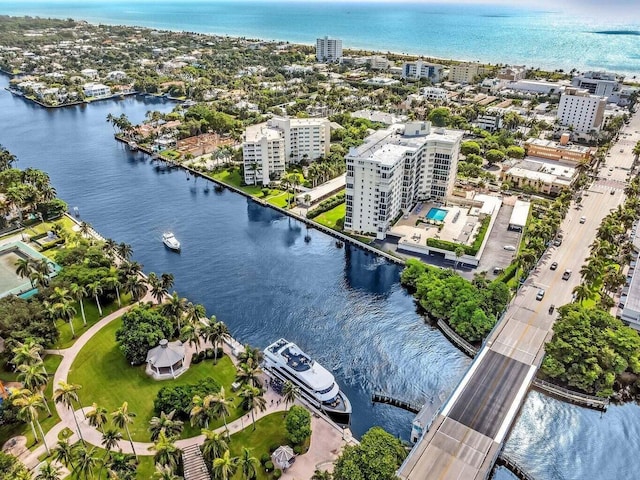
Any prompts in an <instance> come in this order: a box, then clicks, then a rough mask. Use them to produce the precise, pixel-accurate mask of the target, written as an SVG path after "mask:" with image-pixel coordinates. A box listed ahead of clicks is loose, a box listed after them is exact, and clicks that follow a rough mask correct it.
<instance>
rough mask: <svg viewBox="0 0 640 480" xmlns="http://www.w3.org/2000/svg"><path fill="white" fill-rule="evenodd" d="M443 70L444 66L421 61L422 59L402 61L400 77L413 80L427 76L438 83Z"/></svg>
mask: <svg viewBox="0 0 640 480" xmlns="http://www.w3.org/2000/svg"><path fill="white" fill-rule="evenodd" d="M443 71H444V67H443V66H442V65H438V64H437V63H429V62H423V61H422V60H417V61H415V62H404V64H403V65H402V78H410V79H414V80H418V79H420V78H427V79H429V80H431V81H432V82H433V83H438V82H440V81H441V80H442V73H443Z"/></svg>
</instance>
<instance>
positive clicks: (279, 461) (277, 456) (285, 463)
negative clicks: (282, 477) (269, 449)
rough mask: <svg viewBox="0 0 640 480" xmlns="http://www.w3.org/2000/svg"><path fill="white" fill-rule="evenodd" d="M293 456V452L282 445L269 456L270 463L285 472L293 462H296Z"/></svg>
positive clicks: (288, 447)
mask: <svg viewBox="0 0 640 480" xmlns="http://www.w3.org/2000/svg"><path fill="white" fill-rule="evenodd" d="M295 457H296V456H295V454H294V453H293V450H292V449H291V447H290V446H288V445H282V446H281V447H278V448H276V449H275V451H274V452H273V453H272V454H271V461H272V462H273V464H274V465H275V466H276V467H277V468H280V469H282V470H286V469H287V468H289V467H290V466H291V465H293V462H295V461H296V458H295Z"/></svg>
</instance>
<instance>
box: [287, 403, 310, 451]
mask: <svg viewBox="0 0 640 480" xmlns="http://www.w3.org/2000/svg"><path fill="white" fill-rule="evenodd" d="M285 426H286V428H287V439H288V440H289V441H290V442H291V443H293V444H296V445H299V444H301V443H304V441H305V440H306V439H307V438H309V437H310V436H311V415H310V414H309V410H307V409H306V408H303V407H300V406H298V405H293V406H292V407H291V408H290V409H289V411H288V412H287V417H286V419H285Z"/></svg>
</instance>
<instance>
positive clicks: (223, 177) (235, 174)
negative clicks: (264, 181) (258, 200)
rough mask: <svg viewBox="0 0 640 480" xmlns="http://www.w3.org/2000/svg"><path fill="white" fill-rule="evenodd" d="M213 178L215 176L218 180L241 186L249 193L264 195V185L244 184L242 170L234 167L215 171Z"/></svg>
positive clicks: (257, 195) (258, 195) (240, 187)
mask: <svg viewBox="0 0 640 480" xmlns="http://www.w3.org/2000/svg"><path fill="white" fill-rule="evenodd" d="M213 178H215V179H216V180H220V181H221V182H222V183H226V184H228V185H231V186H233V187H236V188H239V189H240V190H242V191H243V192H246V193H248V194H249V195H253V196H256V197H261V196H262V187H261V186H260V185H245V186H243V185H242V183H243V179H242V177H241V176H240V171H239V170H237V169H234V170H232V171H229V170H223V171H221V172H218V173H214V174H213Z"/></svg>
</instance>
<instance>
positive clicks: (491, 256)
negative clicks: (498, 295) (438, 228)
mask: <svg viewBox="0 0 640 480" xmlns="http://www.w3.org/2000/svg"><path fill="white" fill-rule="evenodd" d="M510 200H511V199H507V198H505V199H504V202H503V203H502V208H501V209H500V212H498V217H497V218H496V222H495V224H494V226H493V229H492V230H491V234H490V235H489V241H488V242H487V246H486V247H485V249H484V252H483V253H482V258H481V259H480V263H479V264H478V268H477V269H476V272H482V271H486V272H487V273H488V276H489V278H495V277H496V275H495V274H494V273H493V269H494V268H496V267H497V268H506V267H508V266H509V264H510V263H511V262H512V261H513V258H514V257H515V255H516V253H517V249H518V245H519V244H520V237H521V236H522V233H521V232H515V231H513V230H509V229H508V227H509V219H510V218H511V212H513V203H514V202H515V199H514V200H513V201H510ZM505 245H513V246H514V247H516V250H515V251H509V250H505V249H504V247H505Z"/></svg>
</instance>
